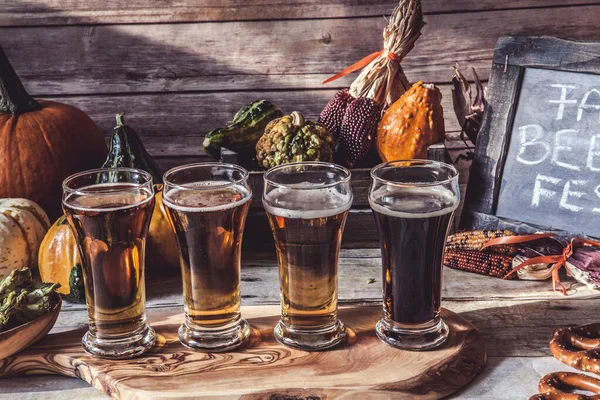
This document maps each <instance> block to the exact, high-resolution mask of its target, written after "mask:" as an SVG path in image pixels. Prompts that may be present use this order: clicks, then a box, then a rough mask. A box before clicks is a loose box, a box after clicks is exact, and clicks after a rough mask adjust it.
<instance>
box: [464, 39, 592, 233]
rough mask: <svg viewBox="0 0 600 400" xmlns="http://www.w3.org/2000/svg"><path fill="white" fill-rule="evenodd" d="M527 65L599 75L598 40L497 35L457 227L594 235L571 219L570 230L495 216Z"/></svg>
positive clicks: (523, 211) (516, 213) (534, 67)
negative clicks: (498, 37)
mask: <svg viewBox="0 0 600 400" xmlns="http://www.w3.org/2000/svg"><path fill="white" fill-rule="evenodd" d="M528 68H529V69H544V70H552V71H568V72H577V73H587V74H600V42H580V41H573V40H565V39H559V38H553V37H544V36H534V37H532V36H513V35H510V36H503V37H501V38H500V39H499V40H498V42H497V44H496V48H495V50H494V58H493V64H492V69H491V72H490V80H489V83H488V92H487V108H486V112H485V115H484V119H483V124H482V128H481V131H480V132H479V136H478V138H477V145H476V148H475V155H474V160H473V164H472V166H471V170H470V176H469V183H468V185H467V192H466V198H465V206H464V210H463V213H462V217H461V221H460V228H461V229H469V230H471V229H510V230H513V231H515V232H518V233H531V232H536V231H549V232H556V233H558V234H559V235H561V236H564V237H572V236H581V235H582V234H583V235H587V236H593V237H598V235H590V234H589V232H582V231H581V228H580V227H579V226H578V224H577V221H575V220H574V221H573V224H572V225H570V226H569V227H568V228H569V229H564V227H563V228H561V229H553V228H551V227H550V226H544V224H533V223H530V222H528V223H525V222H521V221H519V220H516V219H508V218H501V217H499V216H498V215H497V209H498V200H499V195H500V186H501V184H503V173H504V167H505V163H506V161H507V160H506V158H507V153H508V150H509V145H510V139H511V132H512V131H513V123H514V121H515V114H516V113H517V110H518V107H519V105H518V104H517V103H518V100H519V95H520V91H521V85H522V83H523V78H524V75H525V71H526V69H528ZM599 78H600V76H599ZM594 79H595V78H594ZM521 140H522V139H521ZM519 154H520V153H519ZM512 178H513V179H519V178H520V177H519V176H513V177H512ZM504 182H506V181H504ZM598 188H600V186H598ZM558 197H560V195H558ZM532 204H533V203H532ZM505 208H506V206H505ZM594 210H598V209H594ZM517 211H518V212H515V213H513V214H515V215H517V216H518V213H519V212H520V213H522V215H521V216H522V217H523V218H524V214H525V213H527V210H526V209H523V210H517ZM598 216H599V217H600V215H598ZM524 219H526V218H524ZM563 219H564V218H563ZM599 221H600V218H599ZM564 224H565V223H563V225H564Z"/></svg>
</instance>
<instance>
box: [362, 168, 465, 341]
mask: <svg viewBox="0 0 600 400" xmlns="http://www.w3.org/2000/svg"><path fill="white" fill-rule="evenodd" d="M371 177H372V184H371V189H370V192H369V204H370V205H371V208H372V209H373V214H374V215H375V221H376V223H377V230H378V232H379V241H380V244H381V256H382V262H383V311H384V317H383V319H381V320H380V321H379V322H378V323H377V327H376V332H377V336H379V338H380V339H381V340H382V341H383V342H385V343H387V344H389V345H391V346H394V347H399V348H402V349H409V350H424V349H430V348H434V347H437V346H439V345H441V344H442V343H443V342H444V341H445V340H446V339H447V337H448V326H447V325H446V324H445V323H444V321H443V320H442V319H441V318H440V298H441V292H442V258H443V254H444V244H445V242H446V236H447V234H448V230H449V227H450V222H451V221H452V217H453V215H454V210H456V207H458V203H459V200H460V198H459V197H460V192H459V190H458V173H457V171H456V169H455V168H454V167H453V166H451V165H447V164H444V163H440V162H435V161H426V160H409V161H394V162H389V163H386V164H380V165H378V166H377V167H375V168H374V169H373V170H372V171H371Z"/></svg>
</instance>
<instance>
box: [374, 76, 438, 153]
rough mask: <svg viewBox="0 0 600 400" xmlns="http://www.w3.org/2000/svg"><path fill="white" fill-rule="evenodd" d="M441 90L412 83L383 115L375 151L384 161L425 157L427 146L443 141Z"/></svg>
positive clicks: (419, 83)
mask: <svg viewBox="0 0 600 400" xmlns="http://www.w3.org/2000/svg"><path fill="white" fill-rule="evenodd" d="M445 135H446V130H445V128H444V110H443V109H442V93H441V92H440V90H439V89H438V88H437V87H436V86H435V85H432V84H425V83H423V82H417V83H415V84H414V85H413V86H412V87H411V88H410V89H409V90H408V91H407V92H405V93H404V94H403V95H402V96H401V97H400V98H399V99H398V100H396V101H395V102H394V103H393V104H392V105H391V106H390V107H389V108H388V109H387V110H386V111H385V113H384V114H383V117H382V118H381V121H380V122H379V126H378V127H377V140H376V146H377V152H378V153H379V156H380V157H381V159H382V160H383V161H386V162H387V161H395V160H409V159H414V158H423V159H424V158H427V148H428V147H429V146H431V145H432V144H436V143H440V142H443V141H444V138H445Z"/></svg>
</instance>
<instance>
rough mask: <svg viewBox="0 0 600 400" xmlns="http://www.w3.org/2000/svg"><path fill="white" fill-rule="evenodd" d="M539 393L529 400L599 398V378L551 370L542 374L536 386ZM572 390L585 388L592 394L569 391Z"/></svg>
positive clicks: (597, 399)
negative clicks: (551, 371)
mask: <svg viewBox="0 0 600 400" xmlns="http://www.w3.org/2000/svg"><path fill="white" fill-rule="evenodd" d="M538 389H539V391H540V394H536V395H534V396H532V397H530V398H529V400H600V380H599V379H596V378H593V377H591V376H589V375H584V374H578V373H575V372H553V373H551V374H548V375H546V376H544V377H543V378H542V379H541V380H540V384H539V386H538ZM573 390H586V391H588V392H591V393H595V394H594V395H593V396H587V395H585V394H579V393H570V392H572V391H573Z"/></svg>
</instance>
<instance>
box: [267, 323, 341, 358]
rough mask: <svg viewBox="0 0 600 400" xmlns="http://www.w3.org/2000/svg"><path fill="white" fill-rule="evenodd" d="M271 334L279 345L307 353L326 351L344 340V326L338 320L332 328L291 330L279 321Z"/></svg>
mask: <svg viewBox="0 0 600 400" xmlns="http://www.w3.org/2000/svg"><path fill="white" fill-rule="evenodd" d="M273 332H274V333H275V339H276V340H277V341H278V342H279V343H281V344H283V345H286V346H289V347H293V348H295V349H300V350H307V351H317V350H324V349H328V348H330V347H333V346H336V345H338V344H339V343H341V342H342V341H343V340H344V339H345V338H346V326H345V325H344V323H343V322H342V321H340V320H339V319H338V320H337V322H336V323H335V324H334V325H333V326H331V327H328V328H325V329H293V328H289V327H287V326H286V325H285V324H284V323H283V322H282V321H279V323H277V325H276V326H275V329H274V330H273Z"/></svg>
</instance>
